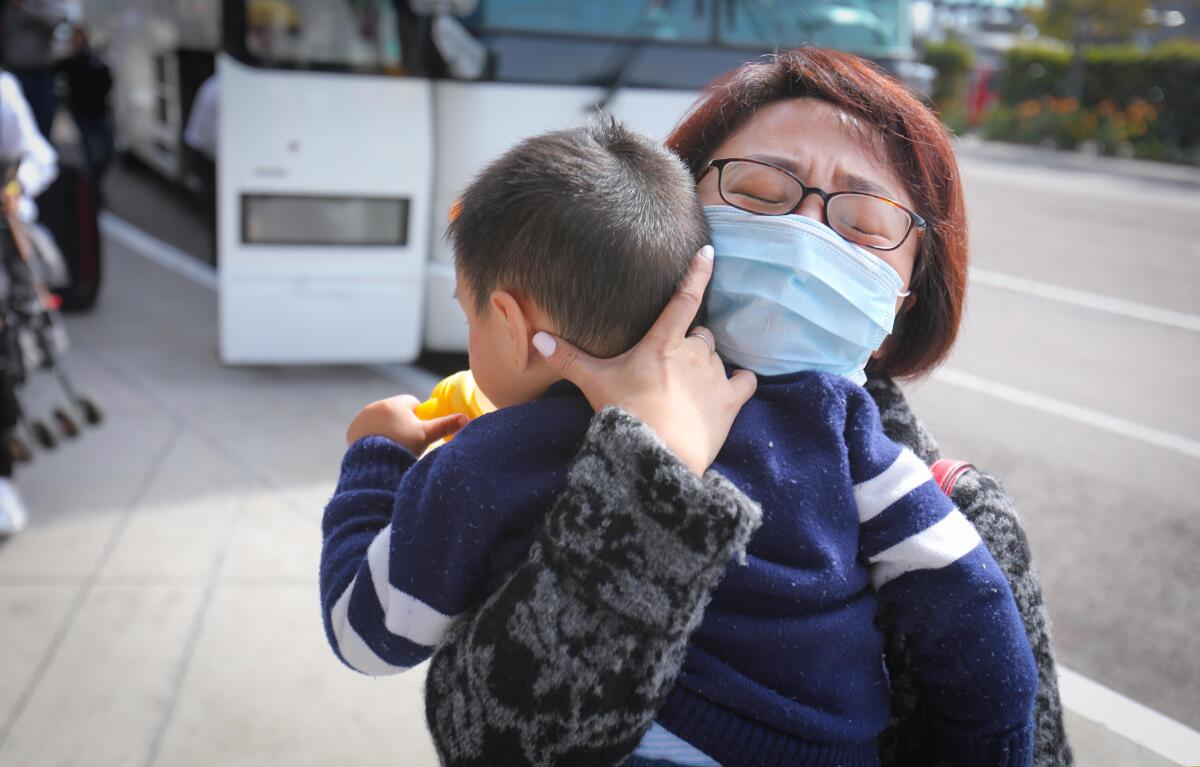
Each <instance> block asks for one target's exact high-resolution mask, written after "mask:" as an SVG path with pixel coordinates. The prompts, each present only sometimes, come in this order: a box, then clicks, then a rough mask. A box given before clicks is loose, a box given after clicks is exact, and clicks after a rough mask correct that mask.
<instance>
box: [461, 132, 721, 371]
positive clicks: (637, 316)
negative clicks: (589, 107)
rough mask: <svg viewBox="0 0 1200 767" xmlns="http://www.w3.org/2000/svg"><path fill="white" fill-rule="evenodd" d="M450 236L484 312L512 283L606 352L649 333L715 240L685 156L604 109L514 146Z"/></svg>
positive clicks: (476, 190) (566, 329)
mask: <svg viewBox="0 0 1200 767" xmlns="http://www.w3.org/2000/svg"><path fill="white" fill-rule="evenodd" d="M449 236H450V239H451V242H452V243H453V245H454V253H455V264H456V266H457V267H458V273H459V277H460V279H462V280H463V281H465V282H466V285H467V287H468V288H469V289H470V292H471V294H472V295H473V296H474V299H475V302H476V307H477V309H478V310H479V311H483V310H485V309H486V307H487V303H488V297H489V296H490V295H491V293H492V291H494V290H497V289H500V290H509V291H513V292H515V293H517V294H518V295H520V296H522V297H525V298H528V299H529V300H531V301H533V302H534V303H536V304H537V305H538V306H539V307H540V308H541V309H542V311H544V312H546V314H547V315H548V316H549V318H550V319H551V320H552V321H553V322H554V323H555V325H556V326H557V329H558V332H559V334H560V335H561V336H562V337H564V338H566V339H567V340H568V341H570V342H571V343H573V344H575V345H576V346H579V347H580V348H581V349H583V350H585V351H586V352H588V353H589V354H593V355H596V356H600V357H612V356H616V355H618V354H620V353H622V352H624V351H625V350H627V349H629V348H630V347H632V346H633V345H634V344H635V343H637V342H638V341H639V340H641V338H642V336H643V335H645V333H646V331H647V330H649V329H650V326H651V325H652V324H654V320H655V319H656V318H657V317H658V315H659V313H660V312H661V311H662V308H663V306H665V305H666V302H667V301H668V299H670V297H671V295H672V294H673V293H674V291H675V288H676V286H677V285H678V284H679V281H680V279H682V277H683V275H684V274H685V273H686V271H687V267H688V264H689V263H690V262H691V260H692V257H693V256H694V255H695V254H696V251H697V250H699V249H700V248H701V247H702V246H703V245H705V244H706V243H708V242H709V231H708V222H707V220H706V219H705V217H704V212H703V210H702V209H701V207H700V203H699V200H698V199H697V197H696V187H695V182H694V181H693V180H692V177H691V175H690V174H689V173H688V170H687V168H686V167H685V166H684V164H683V162H682V161H681V160H680V159H679V158H678V157H676V156H675V155H674V154H672V153H671V152H670V151H669V150H668V149H665V148H664V147H662V146H660V145H658V144H655V143H654V142H652V141H650V140H649V139H647V138H645V137H643V136H640V135H638V134H636V133H634V132H633V131H630V130H629V129H628V128H626V127H625V126H623V125H622V124H621V123H619V122H617V121H616V120H614V119H613V118H611V117H608V116H601V117H599V118H597V119H595V120H593V121H591V122H590V123H589V124H588V125H587V126H585V127H582V128H575V129H573V130H561V131H554V132H552V133H545V134H542V135H540V136H535V137H533V138H530V139H526V140H524V141H522V142H521V143H520V144H518V145H517V146H515V147H514V148H512V149H510V150H509V151H508V152H506V153H505V154H504V155H503V156H502V157H500V158H499V159H498V160H496V161H495V162H493V163H492V164H491V165H489V166H488V167H487V168H486V169H485V170H484V171H483V172H482V173H481V174H480V175H479V176H478V177H477V178H476V179H475V181H474V182H473V183H472V184H471V185H470V186H469V187H468V188H467V190H466V192H464V193H463V196H462V198H461V200H460V208H459V213H458V215H457V217H455V219H454V220H453V221H452V222H451V223H450V229H449Z"/></svg>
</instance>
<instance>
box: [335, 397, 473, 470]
mask: <svg viewBox="0 0 1200 767" xmlns="http://www.w3.org/2000/svg"><path fill="white" fill-rule="evenodd" d="M419 404H421V403H420V401H419V400H417V398H416V397H414V396H412V395H410V394H401V395H400V396H398V397H388V398H387V399H381V400H379V401H377V402H372V403H371V404H370V405H367V406H366V407H364V408H363V409H362V410H360V411H358V415H356V416H354V420H353V421H351V422H350V428H348V429H346V444H347V445H353V444H354V443H355V442H357V441H359V440H360V439H362V438H363V437H370V436H379V437H387V438H388V439H390V440H392V441H393V442H395V443H396V444H398V445H400V446H401V447H404V448H405V449H407V450H408V451H409V452H410V453H412V454H413V455H415V456H420V455H421V453H424V452H425V450H426V449H427V448H428V447H429V446H430V445H432V444H433V443H434V442H437V441H438V440H439V439H442V438H443V437H447V436H449V435H451V434H453V433H454V432H456V431H458V430H459V429H461V428H462V427H464V426H466V425H467V421H468V420H469V419H468V418H467V417H466V416H465V415H463V414H461V413H457V414H455V415H448V416H443V417H442V418H434V419H432V420H430V421H422V420H421V419H420V418H417V414H416V413H414V412H413V410H414V409H415V408H416V407H417V405H419Z"/></svg>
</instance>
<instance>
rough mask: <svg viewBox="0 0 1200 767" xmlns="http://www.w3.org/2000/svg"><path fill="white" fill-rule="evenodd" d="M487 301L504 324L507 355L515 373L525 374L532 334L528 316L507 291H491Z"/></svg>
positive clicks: (519, 303) (518, 302)
mask: <svg viewBox="0 0 1200 767" xmlns="http://www.w3.org/2000/svg"><path fill="white" fill-rule="evenodd" d="M488 301H489V302H490V303H491V305H492V308H493V309H495V310H496V312H497V313H498V315H499V317H500V321H501V322H502V323H504V328H505V332H506V335H507V338H508V343H509V349H508V353H509V354H511V355H512V360H513V362H514V363H515V364H516V369H517V372H520V373H523V372H525V370H526V368H528V367H529V362H530V354H529V339H530V337H531V336H532V334H533V326H532V324H531V323H530V317H529V315H528V314H526V313H525V310H524V309H523V308H522V307H521V302H520V301H518V300H517V298H516V296H514V295H513V294H512V293H509V292H508V291H507V290H494V291H492V295H491V296H489V297H488Z"/></svg>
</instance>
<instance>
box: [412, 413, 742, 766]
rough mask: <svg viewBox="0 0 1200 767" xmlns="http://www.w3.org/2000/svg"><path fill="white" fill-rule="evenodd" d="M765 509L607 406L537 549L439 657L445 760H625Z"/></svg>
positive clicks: (438, 704)
mask: <svg viewBox="0 0 1200 767" xmlns="http://www.w3.org/2000/svg"><path fill="white" fill-rule="evenodd" d="M760 514H761V512H760V511H759V509H758V506H757V505H756V504H755V503H754V502H753V501H751V500H750V499H749V498H747V497H746V496H745V495H743V494H742V493H741V492H739V491H738V490H737V489H736V488H734V487H733V486H732V485H731V484H729V483H728V482H727V481H725V480H724V479H722V478H721V477H720V476H719V475H716V474H714V473H711V472H710V473H709V474H707V475H705V477H703V478H701V477H698V476H696V475H695V474H693V473H692V472H691V471H689V470H688V469H687V467H686V466H684V465H683V464H682V463H681V462H680V461H679V459H678V458H676V457H675V455H674V454H673V453H671V452H670V451H669V450H668V449H667V448H666V446H664V445H663V443H662V442H661V441H660V440H659V439H658V437H657V436H655V434H654V433H653V432H652V431H651V430H650V429H649V428H647V427H646V426H645V425H643V424H642V423H641V422H640V421H638V420H637V419H636V418H634V417H632V416H630V415H628V414H626V413H624V412H622V411H620V410H617V409H616V408H611V407H610V408H606V409H604V410H602V411H601V412H600V413H599V414H598V415H596V416H595V417H594V418H593V419H592V424H591V427H590V428H589V430H588V434H587V437H586V439H585V441H584V444H583V447H582V448H581V450H580V453H579V455H578V456H577V458H576V460H575V463H574V464H573V466H572V469H571V472H570V474H569V477H568V480H567V486H566V489H565V490H563V492H562V493H561V494H559V496H558V497H557V498H556V499H555V501H554V504H553V506H552V508H551V509H550V510H549V513H548V515H547V517H546V520H545V524H544V526H543V530H542V532H541V534H540V535H539V537H538V539H537V541H536V542H535V543H534V545H533V547H532V548H531V549H530V553H529V556H528V558H527V559H526V560H524V562H523V563H522V564H521V565H520V566H519V567H518V568H517V569H516V570H514V571H513V573H512V574H511V575H510V576H509V577H508V579H507V580H506V581H505V583H504V585H502V586H501V587H500V588H499V589H498V590H497V591H496V592H495V593H493V594H492V595H491V596H490V597H489V598H488V599H487V600H486V601H485V602H483V603H482V604H481V605H480V607H479V608H478V609H475V610H472V611H471V612H469V613H467V614H466V615H464V616H463V617H462V618H461V619H460V620H459V621H457V622H456V623H455V624H454V627H453V628H452V629H451V631H450V633H449V635H448V636H447V637H446V640H445V641H444V642H443V643H442V644H441V645H440V646H439V647H438V649H437V652H436V653H435V654H434V656H433V661H432V662H431V663H430V666H429V675H428V677H427V680H426V685H425V701H426V705H425V709H426V715H427V718H428V724H429V730H430V732H431V733H432V734H433V738H434V742H435V743H436V744H437V747H438V753H439V755H440V757H441V761H442V764H444V765H447V766H448V767H457V766H458V765H481V764H535V765H541V764H546V765H550V764H572V765H616V764H620V763H622V762H623V761H624V760H625V759H626V758H627V757H628V755H629V754H630V753H632V752H633V749H634V748H635V746H636V745H637V742H638V741H639V740H640V739H641V737H642V735H643V734H644V733H645V732H646V730H647V729H648V728H649V727H650V724H651V722H652V721H653V719H654V716H655V714H656V713H657V712H658V710H659V708H660V707H661V706H662V701H663V699H664V698H665V696H666V694H667V692H669V691H670V689H671V687H672V686H673V685H674V682H675V677H676V676H677V675H678V673H679V669H680V665H681V664H682V661H683V657H684V652H685V650H686V646H687V640H688V637H689V636H690V635H691V633H692V631H693V630H694V629H695V627H696V626H697V625H698V623H699V621H700V618H701V616H702V614H703V612H704V607H705V605H706V604H707V603H708V599H709V594H710V591H711V589H712V588H713V587H714V586H715V585H716V583H717V582H718V581H719V579H720V578H721V576H722V574H723V573H724V571H725V568H726V565H727V564H728V563H729V561H730V560H731V559H733V558H734V557H735V556H737V555H738V554H739V553H740V552H742V551H743V550H744V547H745V545H746V541H747V540H748V539H749V537H750V533H751V532H752V531H753V530H754V529H755V528H756V527H757V526H758V523H759V519H760Z"/></svg>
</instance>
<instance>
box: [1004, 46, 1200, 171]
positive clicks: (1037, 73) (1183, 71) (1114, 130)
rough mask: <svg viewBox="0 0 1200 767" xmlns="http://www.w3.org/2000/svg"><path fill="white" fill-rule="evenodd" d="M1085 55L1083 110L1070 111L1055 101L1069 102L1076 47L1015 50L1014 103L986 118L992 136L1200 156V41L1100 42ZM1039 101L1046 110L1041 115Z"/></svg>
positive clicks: (1007, 86) (1158, 155) (1008, 86)
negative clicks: (1053, 106) (1057, 108)
mask: <svg viewBox="0 0 1200 767" xmlns="http://www.w3.org/2000/svg"><path fill="white" fill-rule="evenodd" d="M1084 61H1085V63H1086V71H1085V76H1084V82H1083V94H1082V99H1081V101H1080V103H1079V104H1078V105H1077V107H1078V111H1079V112H1080V114H1079V115H1067V114H1065V113H1063V112H1061V111H1058V112H1056V111H1054V110H1053V109H1051V108H1050V107H1049V105H1050V104H1058V105H1059V106H1060V107H1061V105H1062V103H1063V102H1062V101H1061V100H1062V99H1064V98H1066V97H1067V96H1068V95H1069V94H1068V93H1067V92H1066V89H1067V78H1068V72H1069V70H1070V67H1071V51H1070V48H1069V47H1066V46H1063V45H1061V44H1053V43H1049V44H1047V43H1039V44H1036V45H1023V46H1018V47H1015V48H1013V49H1011V50H1010V51H1009V52H1008V53H1007V54H1006V56H1005V62H1004V69H1003V71H1002V73H1001V77H1000V86H999V96H1000V101H1001V104H1002V105H1007V106H999V107H997V108H996V109H995V110H994V113H993V114H992V115H990V116H989V117H988V118H987V119H986V120H985V125H984V133H985V135H997V136H998V135H1000V134H1005V135H1013V136H1021V137H1023V138H1010V139H1009V140H1016V141H1023V140H1030V137H1032V136H1040V138H1036V139H1032V140H1034V141H1054V142H1056V143H1057V144H1058V145H1059V146H1073V145H1075V144H1077V143H1079V142H1080V141H1097V142H1098V143H1099V144H1100V145H1102V146H1103V147H1104V149H1105V150H1106V151H1110V150H1111V151H1122V152H1125V153H1128V152H1129V151H1132V152H1133V153H1134V154H1135V155H1136V156H1148V157H1153V158H1154V159H1173V161H1176V162H1182V161H1193V160H1192V159H1191V158H1195V157H1196V156H1197V155H1200V44H1197V43H1194V42H1190V41H1172V42H1168V43H1163V44H1160V45H1158V46H1156V47H1154V48H1151V49H1150V50H1142V49H1139V48H1136V47H1134V46H1129V45H1101V46H1092V47H1089V48H1085V49H1084ZM1033 104H1037V105H1039V106H1040V107H1041V112H1038V113H1037V114H1035V113H1034V112H1035V110H1034V108H1033V106H1031V105H1033ZM1151 112H1153V117H1152V119H1151V118H1150V117H1149V115H1150V113H1151ZM1022 115H1023V116H1022ZM1131 132H1132V133H1131ZM1126 134H1129V135H1126ZM1074 136H1082V138H1078V139H1073V138H1072V137H1074ZM1072 142H1074V143H1072ZM1118 148H1119V149H1118Z"/></svg>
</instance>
